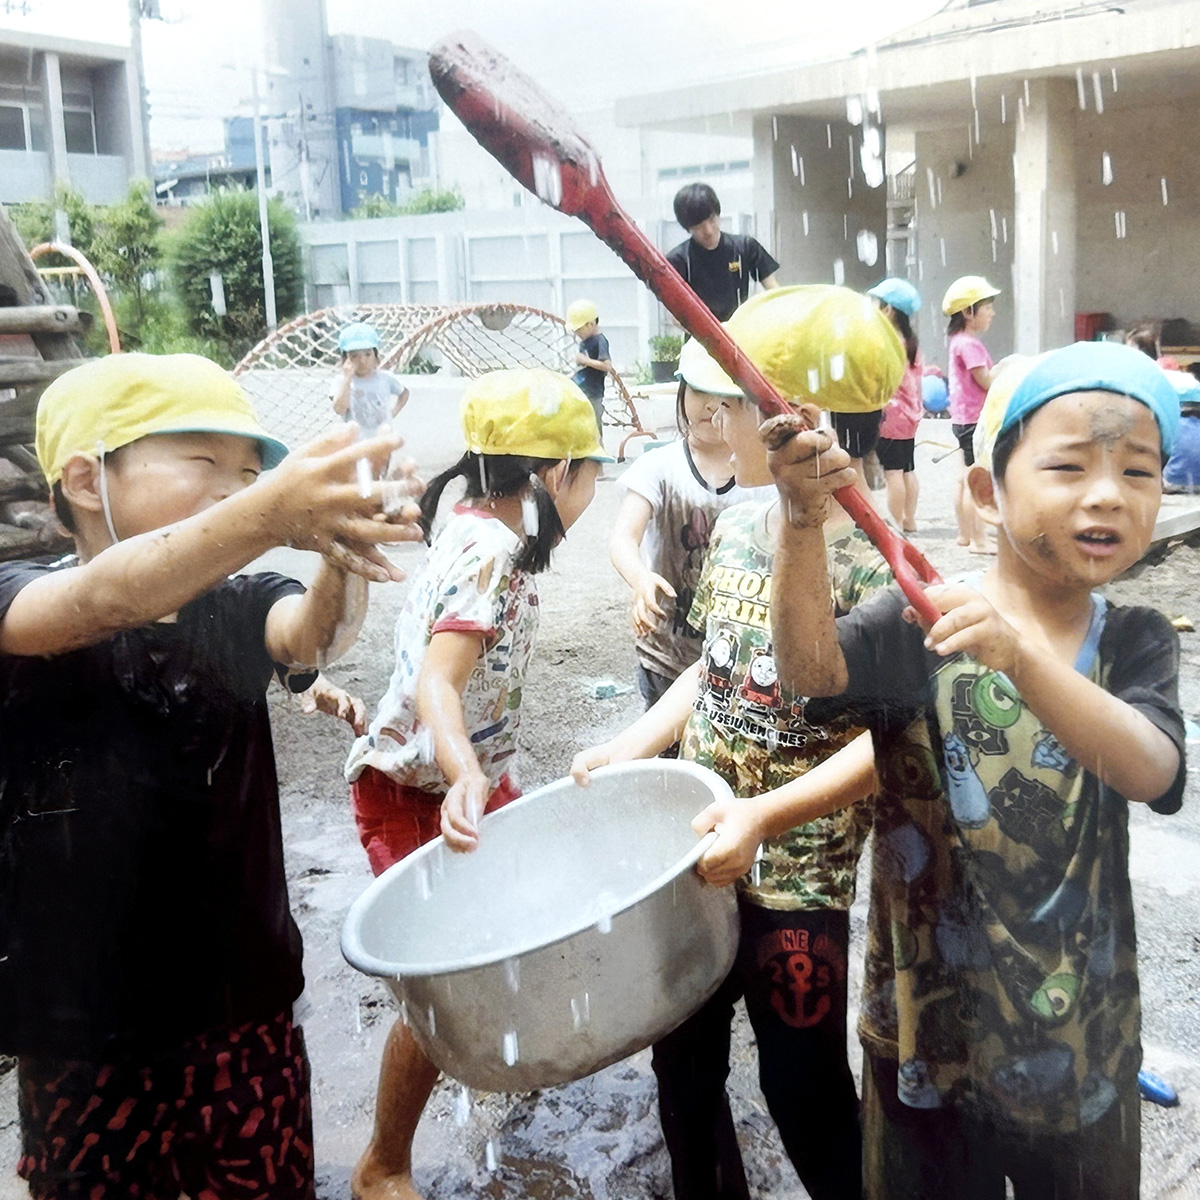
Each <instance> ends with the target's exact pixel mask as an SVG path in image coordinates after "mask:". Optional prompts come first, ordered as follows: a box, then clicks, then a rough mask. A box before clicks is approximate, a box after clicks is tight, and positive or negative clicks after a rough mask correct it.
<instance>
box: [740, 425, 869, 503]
mask: <svg viewBox="0 0 1200 1200" xmlns="http://www.w3.org/2000/svg"><path fill="white" fill-rule="evenodd" d="M759 432H760V435H761V436H762V438H763V441H764V442H766V443H767V447H768V450H767V463H768V465H769V466H770V468H771V473H772V474H773V475H774V476H775V485H776V487H778V489H779V494H780V498H781V499H782V501H783V509H784V515H785V516H786V518H787V520H788V521H789V522H790V523H791V524H793V525H819V524H821V523H822V522H823V521H824V520H825V511H826V508H827V506H828V502H829V496H830V494H831V493H832V492H835V491H837V489H838V488H842V487H853V486H854V484H855V483H856V482H857V479H858V476H857V475H856V474H855V473H854V471H853V470H852V469H851V467H850V456H849V455H848V454H847V453H846V452H845V450H843V449H842V448H841V447H840V446H839V445H838V444H837V442H836V441H835V440H834V439H833V437H832V435H831V434H830V433H829V431H828V430H825V429H809V428H807V423H806V422H805V421H804V419H803V417H801V416H798V415H797V416H781V417H772V418H771V420H770V421H767V422H766V423H765V424H764V425H763V426H762V428H761V429H760V431H759ZM781 438H783V440H782V441H781V440H780V439H781Z"/></svg>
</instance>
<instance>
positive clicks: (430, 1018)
mask: <svg viewBox="0 0 1200 1200" xmlns="http://www.w3.org/2000/svg"><path fill="white" fill-rule="evenodd" d="M425 1019H426V1021H427V1022H428V1024H429V1036H430V1037H431V1038H435V1037H437V1014H436V1013H435V1012H434V1011H433V1005H432V1004H431V1005H430V1006H429V1008H428V1009H426V1011H425Z"/></svg>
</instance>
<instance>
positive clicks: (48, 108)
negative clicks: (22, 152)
mask: <svg viewBox="0 0 1200 1200" xmlns="http://www.w3.org/2000/svg"><path fill="white" fill-rule="evenodd" d="M42 101H43V106H44V108H45V112H46V149H47V151H48V152H49V154H50V174H51V176H52V177H53V179H54V182H55V184H56V185H57V184H60V183H62V184H67V185H69V184H70V182H71V171H70V168H69V167H68V166H67V127H66V125H64V124H63V96H62V71H61V69H60V67H59V61H58V55H57V54H54V53H52V52H51V51H49V50H48V51H46V53H44V54H43V55H42Z"/></svg>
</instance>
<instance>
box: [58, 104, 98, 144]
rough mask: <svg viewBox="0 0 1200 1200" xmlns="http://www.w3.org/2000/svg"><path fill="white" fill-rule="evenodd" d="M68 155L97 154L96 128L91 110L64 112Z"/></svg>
mask: <svg viewBox="0 0 1200 1200" xmlns="http://www.w3.org/2000/svg"><path fill="white" fill-rule="evenodd" d="M63 127H64V129H65V130H66V134H67V153H68V154H95V153H96V126H95V124H94V122H93V121H92V111H91V109H72V108H68V109H66V110H65V111H64V112H63Z"/></svg>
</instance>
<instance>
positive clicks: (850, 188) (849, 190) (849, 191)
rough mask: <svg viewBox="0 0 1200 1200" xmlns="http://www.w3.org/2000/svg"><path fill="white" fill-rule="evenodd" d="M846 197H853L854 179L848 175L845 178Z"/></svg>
mask: <svg viewBox="0 0 1200 1200" xmlns="http://www.w3.org/2000/svg"><path fill="white" fill-rule="evenodd" d="M846 197H847V199H849V200H853V199H854V180H853V179H851V178H849V177H847V179H846Z"/></svg>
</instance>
